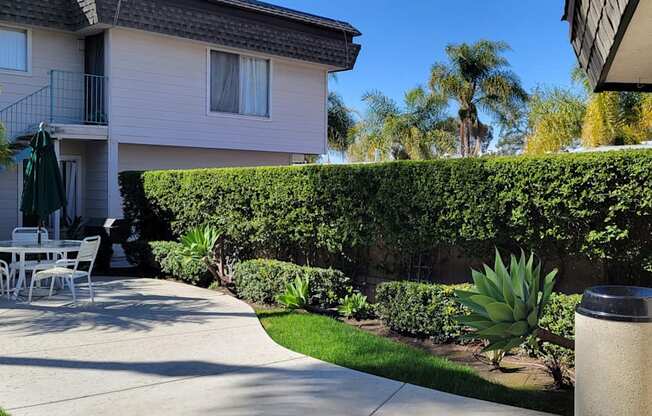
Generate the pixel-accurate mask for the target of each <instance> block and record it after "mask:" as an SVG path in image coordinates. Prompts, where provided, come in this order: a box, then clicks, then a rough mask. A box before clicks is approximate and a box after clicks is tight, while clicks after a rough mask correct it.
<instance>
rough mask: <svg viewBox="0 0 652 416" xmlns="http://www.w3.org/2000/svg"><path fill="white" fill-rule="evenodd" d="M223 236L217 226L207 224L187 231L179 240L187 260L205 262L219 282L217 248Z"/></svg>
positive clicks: (182, 252) (182, 253)
mask: <svg viewBox="0 0 652 416" xmlns="http://www.w3.org/2000/svg"><path fill="white" fill-rule="evenodd" d="M221 236H222V234H221V232H220V231H219V230H218V229H217V228H215V227H211V226H209V225H206V226H201V227H196V228H193V229H191V230H189V231H187V232H186V233H185V234H184V235H183V236H181V239H180V240H179V242H180V243H181V255H182V256H184V257H185V258H186V261H187V262H190V261H193V260H200V261H202V262H204V264H206V267H207V268H208V271H209V272H210V273H211V274H212V275H213V277H214V278H215V281H217V282H219V273H218V271H217V268H216V266H215V248H216V246H217V244H218V243H219V240H220V237H221Z"/></svg>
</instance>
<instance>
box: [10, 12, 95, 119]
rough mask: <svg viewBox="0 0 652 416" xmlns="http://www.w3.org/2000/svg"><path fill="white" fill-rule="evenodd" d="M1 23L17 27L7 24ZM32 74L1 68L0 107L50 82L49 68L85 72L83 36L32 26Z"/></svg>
mask: <svg viewBox="0 0 652 416" xmlns="http://www.w3.org/2000/svg"><path fill="white" fill-rule="evenodd" d="M0 26H8V27H16V26H15V25H10V24H4V23H3V22H2V21H0ZM30 32H31V44H32V71H31V74H20V75H14V74H10V73H8V72H3V71H1V70H0V87H1V89H0V109H3V108H4V107H6V106H8V105H10V104H12V103H14V102H15V101H18V100H19V99H21V98H23V97H25V96H26V95H29V94H31V93H33V92H34V91H36V90H38V89H39V88H42V87H45V86H46V85H48V83H49V71H50V70H52V69H58V70H62V71H72V72H83V71H84V52H83V51H80V50H79V44H78V41H77V39H78V38H79V37H80V36H77V35H75V34H70V33H64V32H57V31H53V30H45V29H31V30H30Z"/></svg>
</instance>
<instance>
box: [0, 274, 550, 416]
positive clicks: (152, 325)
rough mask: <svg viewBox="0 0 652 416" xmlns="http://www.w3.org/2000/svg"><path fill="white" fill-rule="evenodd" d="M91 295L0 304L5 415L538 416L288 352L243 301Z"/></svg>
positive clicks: (127, 286) (118, 285)
mask: <svg viewBox="0 0 652 416" xmlns="http://www.w3.org/2000/svg"><path fill="white" fill-rule="evenodd" d="M84 295H85V293H82V294H81V296H82V297H81V299H82V301H83V296H84ZM96 296H97V298H96V305H95V306H90V305H83V306H80V307H77V308H73V307H70V306H69V305H68V304H67V302H68V301H69V299H68V298H67V297H59V298H55V299H53V300H41V301H36V302H34V303H33V304H32V305H26V304H24V303H18V304H17V303H14V302H8V301H7V300H6V299H4V298H3V300H0V340H1V342H0V374H1V375H2V376H1V381H0V407H4V408H5V409H6V410H8V411H9V412H10V413H11V415H12V416H19V415H48V416H58V415H71V416H73V415H97V416H103V415H107V416H108V415H111V416H114V415H121V416H131V415H150V414H151V415H157V416H163V415H220V416H224V415H283V416H292V415H297V416H299V415H307V414H309V415H310V416H319V415H356V416H357V415H360V416H370V415H376V416H390V415H391V416H398V415H442V416H444V415H445V416H456V415H482V416H487V415H495V416H498V415H500V416H517V415H518V416H535V415H543V413H538V412H532V411H527V410H523V409H518V408H513V407H508V406H502V405H497V404H493V403H488V402H484V401H480V400H475V399H468V398H463V397H459V396H455V395H451V394H446V393H441V392H438V391H434V390H430V389H426V388H421V387H417V386H413V385H410V384H405V383H401V382H397V381H393V380H388V379H385V378H382V377H377V376H373V375H369V374H365V373H361V372H358V371H354V370H350V369H346V368H342V367H338V366H335V365H332V364H328V363H324V362H322V361H319V360H315V359H313V358H310V357H306V356H304V355H301V354H298V353H295V352H292V351H289V350H287V349H285V348H283V347H281V346H279V345H277V344H276V343H274V342H273V341H272V340H271V339H270V338H269V337H268V336H267V334H266V332H265V331H264V330H263V328H262V327H261V325H260V322H259V321H258V319H257V317H256V315H255V314H254V312H253V311H252V309H251V308H250V307H249V305H247V304H245V303H244V302H241V301H239V300H237V299H235V298H233V297H231V296H227V295H223V294H220V293H217V292H213V291H209V290H205V289H200V288H196V287H192V286H188V285H183V284H180V283H174V282H168V281H160V280H150V279H126V280H115V281H106V282H99V283H97V294H96Z"/></svg>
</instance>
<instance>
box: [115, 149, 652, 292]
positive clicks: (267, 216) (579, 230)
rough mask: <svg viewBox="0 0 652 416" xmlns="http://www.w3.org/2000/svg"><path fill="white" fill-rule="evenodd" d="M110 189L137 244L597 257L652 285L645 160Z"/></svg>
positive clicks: (392, 167) (162, 176)
mask: <svg viewBox="0 0 652 416" xmlns="http://www.w3.org/2000/svg"><path fill="white" fill-rule="evenodd" d="M120 183H121V187H122V192H123V196H124V203H125V206H124V208H125V215H126V217H127V218H129V219H131V220H132V221H134V223H135V225H136V227H137V229H138V231H139V233H140V235H141V238H143V239H145V240H149V241H153V240H162V239H163V240H170V239H173V238H174V237H175V236H178V235H180V234H181V233H183V232H184V231H185V230H187V229H189V228H191V227H193V226H197V225H202V224H212V225H216V226H219V227H221V229H224V230H225V233H226V237H227V239H228V242H229V243H230V244H231V245H232V246H233V247H237V248H238V250H239V251H238V253H239V256H240V258H241V259H242V258H244V259H246V258H255V257H269V258H279V259H293V260H295V261H296V262H304V261H305V260H308V261H309V262H310V263H311V264H328V265H333V266H334V267H337V268H339V269H342V270H349V266H352V267H353V266H355V267H358V266H359V268H360V269H362V270H364V269H365V268H366V267H367V266H373V264H369V262H370V260H369V250H370V249H373V248H375V247H382V249H383V250H385V251H386V252H387V253H388V255H387V256H385V258H396V256H397V255H400V256H418V255H420V254H423V253H427V252H429V251H430V250H434V249H437V248H441V247H459V248H461V249H464V250H466V251H467V252H468V253H471V254H472V255H473V256H474V257H476V258H477V257H480V258H485V257H486V258H489V257H491V255H492V252H493V247H494V246H495V245H496V246H499V247H500V248H503V249H506V250H508V251H517V249H518V248H519V247H526V248H527V249H532V250H534V251H535V252H536V253H537V254H538V255H540V256H541V257H542V258H543V259H544V260H546V259H558V258H560V257H562V256H567V255H569V256H574V255H579V256H584V257H586V258H588V259H590V260H593V261H595V260H600V261H603V262H604V265H605V270H606V272H607V274H608V275H610V276H611V277H612V278H613V280H614V281H616V280H618V281H623V277H624V278H627V277H629V278H631V279H632V281H634V282H642V281H646V282H647V281H649V280H647V279H649V278H650V273H649V269H650V265H652V151H640V150H637V151H618V152H603V153H587V154H565V155H555V156H543V157H525V156H523V157H498V158H475V159H471V158H469V159H455V160H433V161H421V162H416V161H401V162H390V163H381V164H366V165H339V166H323V165H311V166H301V167H296V166H294V167H262V168H225V169H199V170H186V171H156V172H145V173H142V172H124V173H122V174H121V175H120ZM399 263H400V262H399ZM402 272H404V271H401V270H397V271H396V275H401V273H402ZM562 273H563V270H562Z"/></svg>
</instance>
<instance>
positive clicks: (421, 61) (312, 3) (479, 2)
mask: <svg viewBox="0 0 652 416" xmlns="http://www.w3.org/2000/svg"><path fill="white" fill-rule="evenodd" d="M267 1H269V2H272V3H274V4H278V5H281V6H285V7H290V8H293V9H298V10H302V11H305V12H308V13H314V14H318V15H322V16H327V17H331V18H334V19H339V20H345V21H348V22H349V23H351V24H353V25H354V26H355V27H357V28H358V29H359V30H360V31H361V32H362V34H363V35H362V36H360V37H358V38H357V42H358V43H360V44H362V52H361V54H360V57H359V59H358V62H357V64H356V67H355V69H354V70H353V71H349V72H342V73H340V74H339V75H338V81H337V82H336V83H331V84H332V85H331V89H333V90H335V91H337V92H339V93H340V94H341V95H342V96H343V97H344V100H345V101H346V103H347V105H349V106H350V107H353V108H356V109H359V110H362V109H363V108H364V106H363V105H362V103H361V101H360V97H361V96H362V94H363V93H364V92H365V91H368V90H371V89H378V90H380V91H382V92H384V93H385V94H387V95H389V96H390V97H392V98H394V99H396V100H397V101H400V100H402V97H403V93H404V91H405V90H407V89H409V88H412V87H415V86H416V85H418V84H425V83H426V82H427V79H428V74H429V71H430V67H431V65H432V64H433V63H434V62H435V61H440V60H444V59H445V55H444V47H445V46H446V45H447V44H449V43H460V42H473V41H475V40H478V39H483V38H484V39H491V40H502V41H506V42H507V43H509V44H510V45H511V47H512V49H513V51H512V52H510V53H509V54H508V59H509V60H510V62H511V64H512V69H513V70H514V71H515V72H516V73H517V74H518V76H519V77H520V78H521V81H522V83H523V85H524V86H525V87H526V88H527V89H528V90H529V89H531V88H532V87H535V86H537V85H543V84H545V85H560V86H569V85H571V83H570V71H571V69H572V67H573V65H575V61H576V59H575V55H574V54H573V52H572V49H571V46H570V43H569V40H568V24H567V23H566V22H561V21H560V19H561V15H562V12H563V3H564V1H563V0H402V1H397V0H267ZM487 121H489V120H487Z"/></svg>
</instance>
